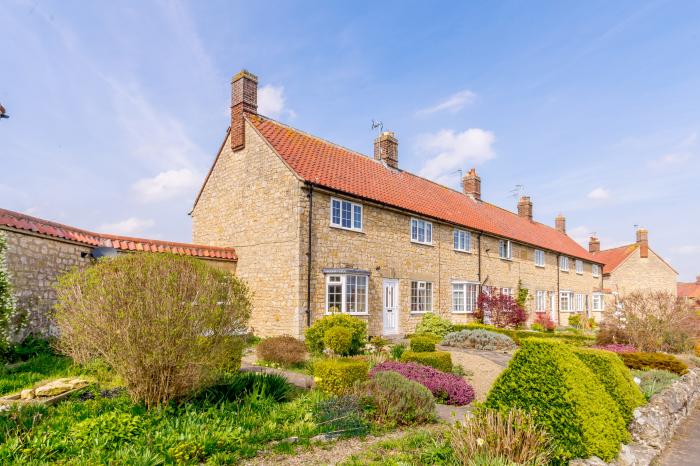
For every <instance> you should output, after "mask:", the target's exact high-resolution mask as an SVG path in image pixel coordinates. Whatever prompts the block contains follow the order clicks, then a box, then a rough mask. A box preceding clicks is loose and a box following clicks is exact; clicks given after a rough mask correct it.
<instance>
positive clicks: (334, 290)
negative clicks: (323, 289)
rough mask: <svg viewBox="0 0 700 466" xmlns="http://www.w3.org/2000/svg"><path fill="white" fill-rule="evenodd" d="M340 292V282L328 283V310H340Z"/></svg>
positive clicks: (341, 289)
mask: <svg viewBox="0 0 700 466" xmlns="http://www.w3.org/2000/svg"><path fill="white" fill-rule="evenodd" d="M342 292H343V288H342V286H341V285H340V284H329V285H328V312H340V311H341V310H342V309H341V307H342Z"/></svg>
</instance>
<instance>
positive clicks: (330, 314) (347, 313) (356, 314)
mask: <svg viewBox="0 0 700 466" xmlns="http://www.w3.org/2000/svg"><path fill="white" fill-rule="evenodd" d="M324 315H327V316H333V315H346V316H368V315H369V312H328V311H326V312H325V313H324Z"/></svg>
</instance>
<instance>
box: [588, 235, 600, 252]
mask: <svg viewBox="0 0 700 466" xmlns="http://www.w3.org/2000/svg"><path fill="white" fill-rule="evenodd" d="M588 252H600V240H599V239H598V237H596V236H591V238H590V239H589V240H588Z"/></svg>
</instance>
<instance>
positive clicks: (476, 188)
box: [462, 168, 481, 201]
mask: <svg viewBox="0 0 700 466" xmlns="http://www.w3.org/2000/svg"><path fill="white" fill-rule="evenodd" d="M462 191H463V192H464V194H466V195H467V196H470V197H471V198H472V199H475V200H477V201H478V200H481V178H479V175H477V174H476V169H475V168H472V169H471V170H469V173H467V174H466V175H465V176H464V178H462Z"/></svg>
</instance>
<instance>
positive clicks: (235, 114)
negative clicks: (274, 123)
mask: <svg viewBox="0 0 700 466" xmlns="http://www.w3.org/2000/svg"><path fill="white" fill-rule="evenodd" d="M246 113H248V114H251V115H256V114H257V113H258V77H257V76H255V75H254V74H252V73H249V72H248V71H246V70H241V71H240V72H239V73H238V74H236V75H235V76H234V77H233V78H232V79H231V149H232V150H234V151H235V150H240V149H243V147H244V146H245V119H244V118H243V115H245V114H246Z"/></svg>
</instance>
